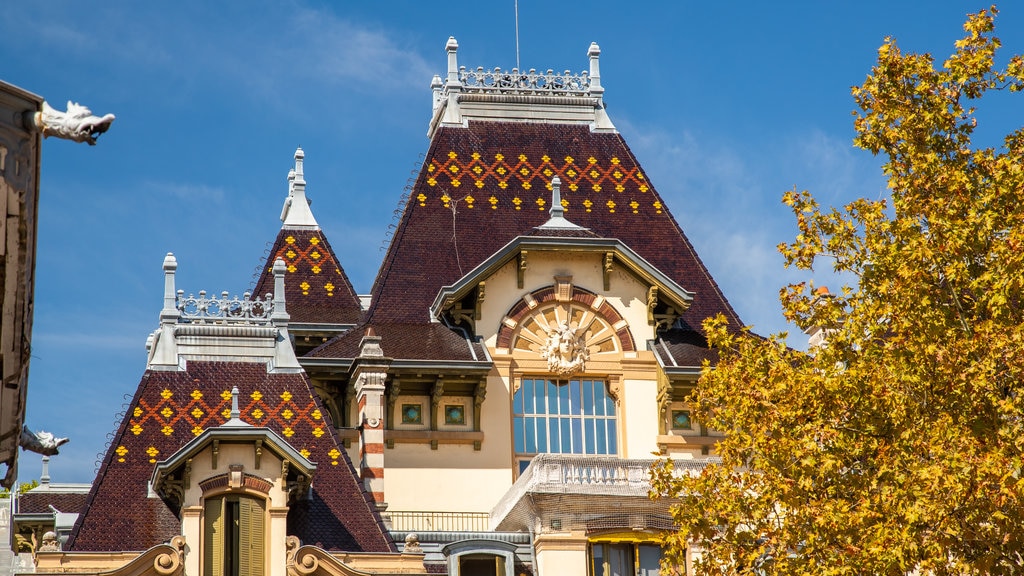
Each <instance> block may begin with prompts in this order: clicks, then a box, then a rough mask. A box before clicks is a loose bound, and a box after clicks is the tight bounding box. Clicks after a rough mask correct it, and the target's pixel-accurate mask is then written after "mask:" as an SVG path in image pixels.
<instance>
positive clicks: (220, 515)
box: [203, 498, 224, 576]
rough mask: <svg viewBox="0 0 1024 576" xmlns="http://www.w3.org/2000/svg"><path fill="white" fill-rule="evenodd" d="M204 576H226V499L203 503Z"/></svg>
mask: <svg viewBox="0 0 1024 576" xmlns="http://www.w3.org/2000/svg"><path fill="white" fill-rule="evenodd" d="M203 548H204V551H203V576H224V499H223V498H215V499H213V500H206V501H205V502H204V503H203Z"/></svg>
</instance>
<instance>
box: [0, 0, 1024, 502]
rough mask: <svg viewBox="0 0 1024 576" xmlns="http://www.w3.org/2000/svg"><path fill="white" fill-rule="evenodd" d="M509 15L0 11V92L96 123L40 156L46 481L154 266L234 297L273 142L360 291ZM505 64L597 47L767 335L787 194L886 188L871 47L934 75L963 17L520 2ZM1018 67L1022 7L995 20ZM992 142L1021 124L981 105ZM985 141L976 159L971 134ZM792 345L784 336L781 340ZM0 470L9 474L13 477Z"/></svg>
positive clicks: (494, 57)
mask: <svg viewBox="0 0 1024 576" xmlns="http://www.w3.org/2000/svg"><path fill="white" fill-rule="evenodd" d="M513 5H514V2H513V0H505V1H501V2H498V1H488V2H468V1H462V0H449V1H448V2H420V1H408V2H387V3H385V2H346V3H341V2H339V3H329V2H315V1H301V0H292V1H282V2H264V1H260V0H244V1H243V0H224V1H220V2H215V3H209V2H200V1H180V2H174V3H139V2H130V1H128V0H110V1H105V2H82V1H70V0H69V1H52V2H40V3H33V5H32V8H31V9H26V10H23V11H21V12H20V13H19V14H18V16H17V17H8V18H4V19H0V55H2V57H3V64H4V65H3V67H2V69H0V78H2V79H3V80H5V81H7V82H9V83H12V84H15V85H18V86H20V87H22V88H24V89H26V90H29V91H32V92H35V93H37V94H39V95H41V96H43V97H45V98H46V99H47V100H48V101H49V102H50V103H51V104H53V105H54V106H55V107H58V108H61V109H63V105H64V103H65V102H66V101H67V100H69V99H70V100H75V101H78V102H81V103H82V104H85V105H87V106H89V107H90V108H92V110H93V112H95V113H97V114H100V115H102V114H105V113H108V112H112V113H114V114H116V115H117V120H116V122H115V123H114V125H113V127H112V129H111V130H110V132H108V133H107V134H105V135H103V136H102V137H101V138H100V140H99V144H98V145H97V146H95V147H88V146H85V145H82V144H74V143H71V142H67V141H61V140H55V139H49V140H47V141H46V142H45V143H44V145H43V160H42V176H41V198H40V208H39V228H38V232H39V244H38V260H37V271H36V272H37V275H36V308H35V325H34V336H33V342H32V345H33V347H32V364H31V373H30V385H29V397H28V418H27V421H28V424H29V426H30V427H32V428H34V429H45V430H48V431H53V432H55V433H57V434H58V435H62V436H71V438H72V441H71V443H69V444H67V445H65V446H64V447H63V448H62V449H61V454H60V455H59V456H57V457H55V458H54V459H53V461H52V462H51V465H50V470H51V475H52V477H53V481H55V482H89V481H91V480H92V478H93V476H94V473H95V469H96V465H97V463H98V462H99V459H100V457H101V455H102V452H103V451H104V449H105V443H106V442H107V441H108V440H109V437H110V435H111V434H112V433H113V432H114V430H115V427H116V425H117V424H118V423H119V422H120V418H121V415H122V414H123V412H124V411H125V410H126V409H127V407H128V404H127V403H128V402H129V400H130V398H131V395H132V394H133V393H134V391H135V388H136V386H137V384H138V381H139V378H140V376H141V374H142V371H143V368H144V365H145V349H144V345H145V339H146V336H147V335H148V334H149V333H150V332H151V331H152V330H153V329H154V328H155V327H156V325H157V317H158V313H159V310H160V307H161V297H162V287H163V278H162V272H161V263H162V260H163V257H164V254H166V253H167V252H169V251H170V252H174V253H175V255H176V257H177V259H178V263H179V268H178V286H179V287H180V288H182V289H184V290H186V291H187V292H197V291H198V290H200V289H206V290H208V291H213V292H220V291H222V290H228V291H230V292H231V293H233V294H235V293H237V294H241V293H242V292H244V291H245V290H246V289H248V288H249V287H250V285H251V284H252V282H253V279H254V274H255V272H256V270H257V267H258V266H259V265H260V264H261V263H262V262H263V261H264V258H265V257H266V251H267V250H268V249H269V247H270V242H271V241H272V240H273V239H274V237H275V234H276V232H277V230H278V229H279V227H280V221H279V220H278V216H279V214H280V209H281V204H282V201H283V200H284V197H285V195H286V192H287V181H286V177H287V173H288V170H289V169H290V168H291V166H292V162H293V160H292V154H293V152H294V150H295V148H296V147H297V146H302V148H303V149H304V150H305V153H306V161H305V173H306V180H307V182H308V186H307V193H308V195H309V197H310V198H311V199H312V201H313V204H312V207H313V211H314V213H315V214H316V216H317V218H318V220H319V222H320V224H321V226H322V227H323V229H324V230H325V232H326V234H327V235H328V238H329V239H330V240H331V242H332V244H333V246H334V248H335V251H336V252H337V253H338V256H339V258H340V259H341V262H342V264H343V266H344V268H345V270H346V271H347V273H348V275H349V277H350V278H351V280H352V282H353V284H354V285H355V287H356V290H357V291H359V292H361V293H365V292H368V291H369V289H370V286H371V284H372V282H373V277H374V275H375V274H376V271H377V267H378V265H379V263H380V259H381V257H382V254H383V249H384V247H385V246H386V243H387V241H388V232H389V226H390V225H392V224H393V223H395V221H396V215H397V212H396V211H397V210H398V209H399V208H400V204H401V202H402V198H403V188H404V187H405V186H406V185H407V183H408V182H409V181H410V179H411V178H412V177H413V176H414V174H415V172H416V171H417V170H418V169H419V166H420V162H421V161H422V157H421V155H422V154H423V153H425V151H426V148H427V144H428V141H427V139H426V135H425V134H426V129H427V122H428V120H429V116H430V90H429V83H430V79H431V77H432V76H433V74H435V73H437V74H443V73H444V70H445V66H446V60H445V52H444V45H445V42H446V40H447V39H448V36H449V35H454V36H455V37H456V38H457V39H458V41H459V45H460V50H459V59H460V63H461V64H465V65H467V66H470V67H475V66H478V65H480V66H484V67H489V68H490V67H495V66H500V67H502V68H511V67H512V66H514V65H515V62H516V41H515V21H514V12H513ZM519 5H520V6H519V33H520V41H519V46H520V50H519V52H520V62H521V63H522V67H523V68H531V67H532V68H538V69H547V68H554V69H556V70H563V69H571V70H573V71H574V72H579V71H581V70H583V69H585V68H586V67H587V58H586V51H587V48H588V46H589V44H590V42H592V41H596V42H598V43H599V44H600V46H601V49H602V54H601V73H602V83H603V85H604V86H605V89H606V92H605V101H606V103H607V105H608V111H609V114H610V115H611V117H612V120H613V121H614V122H615V124H616V125H617V127H618V128H619V130H620V131H621V132H622V133H623V134H624V136H625V138H626V141H627V142H628V143H629V144H630V147H631V148H632V149H633V151H634V153H635V154H636V155H637V157H638V158H639V160H640V162H641V163H642V165H643V167H644V169H645V171H646V172H647V174H648V176H649V177H650V179H651V181H652V182H653V184H654V185H655V187H656V188H657V189H658V191H659V192H660V193H661V195H662V196H663V197H664V198H665V200H666V201H667V203H668V206H669V209H670V210H671V211H672V212H673V214H674V215H675V217H676V218H677V220H678V221H679V222H680V224H681V226H682V227H683V230H684V231H685V232H686V234H687V235H688V237H689V238H690V240H691V241H692V242H693V244H694V245H695V246H696V248H697V251H698V253H699V254H700V255H701V257H702V258H703V260H704V262H705V264H706V265H707V267H708V268H709V269H710V271H711V274H712V275H713V276H714V277H715V279H716V280H717V281H718V283H719V284H720V285H721V287H722V288H723V290H724V291H725V293H726V296H727V297H728V298H729V299H730V300H731V302H732V303H733V305H734V306H735V308H736V309H737V311H738V312H739V314H740V316H741V317H742V318H743V319H744V321H745V322H747V323H748V324H752V325H754V327H755V329H756V330H757V331H758V332H760V333H774V332H778V331H781V330H787V329H790V327H789V326H787V325H786V324H785V322H784V320H783V319H782V317H781V314H780V312H779V305H778V299H777V294H778V289H779V288H780V287H781V286H782V285H784V284H785V283H787V282H790V281H797V280H800V279H802V278H803V275H801V274H799V273H795V272H793V271H784V270H783V269H782V259H781V257H780V256H779V255H778V254H777V253H776V251H775V246H776V245H777V244H778V243H779V242H782V241H788V240H791V239H792V236H793V234H794V226H793V220H792V217H791V215H790V214H789V213H788V212H787V210H786V209H785V208H784V207H783V206H782V205H781V204H780V202H779V198H780V197H781V195H782V193H783V192H784V191H786V190H788V189H791V188H793V187H794V186H796V187H798V188H801V189H804V188H806V189H809V190H811V191H812V192H813V193H814V194H815V195H816V196H817V197H818V199H819V201H820V202H821V203H822V204H824V205H835V204H842V203H844V202H846V201H848V200H850V199H853V198H856V197H859V196H867V197H878V196H880V195H884V194H885V182H884V180H883V179H882V178H881V176H880V172H879V170H878V166H879V162H878V160H877V159H875V158H873V157H871V156H870V154H868V153H866V152H862V151H858V150H855V149H853V147H852V145H851V139H852V136H853V129H852V117H851V115H850V112H851V110H852V109H853V106H854V103H853V100H852V98H851V96H850V87H851V86H852V85H854V84H858V83H860V82H862V81H863V79H864V77H865V76H866V74H867V73H868V72H869V71H870V68H871V66H872V64H873V63H874V58H875V53H876V49H877V47H878V46H879V45H880V44H881V42H882V40H883V39H884V37H885V36H887V35H892V36H895V37H896V38H897V39H898V41H899V43H900V45H901V47H903V48H904V49H905V50H911V51H917V52H931V53H933V54H935V55H936V57H937V58H939V59H941V58H943V57H944V56H945V55H947V54H948V53H949V51H950V50H951V49H952V44H953V41H954V40H955V39H956V38H958V37H960V35H961V34H962V31H961V28H960V25H961V24H962V22H963V20H964V16H965V15H966V14H967V13H968V12H971V11H976V10H977V9H979V8H982V7H985V4H984V3H979V4H973V3H970V2H963V1H960V2H953V1H935V2H929V3H928V7H927V8H923V7H922V3H917V2H913V3H912V2H891V1H877V0H864V1H860V2H856V3H851V2H820V1H809V0H808V1H792V2H788V1H787V2H763V1H753V0H751V1H726V2H714V3H712V2H692V1H688V0H676V1H666V2H632V3H623V2H610V1H605V0H587V1H575V0H573V1H562V2H541V1H540V0H520V2H519ZM997 30H998V35H999V36H1000V37H1001V38H1002V39H1003V43H1004V49H1003V52H1002V55H1003V58H1002V59H1003V60H1005V58H1006V57H1007V56H1008V55H1009V54H1011V53H1021V52H1024V6H1018V5H1017V4H1007V5H1005V6H1003V8H1002V12H1001V14H1000V16H999V17H998V19H997ZM980 121H981V127H980V134H981V135H982V136H983V137H988V138H994V137H996V136H998V135H1001V134H1004V133H1006V132H1009V131H1010V130H1012V129H1014V128H1017V127H1019V126H1021V125H1022V124H1024V110H1022V108H1021V107H1020V106H1019V104H1018V105H1017V106H1012V105H1011V103H1009V102H1008V101H1007V99H1006V98H1004V97H1002V96H1000V97H999V98H996V99H994V100H993V102H992V103H991V105H990V106H989V107H986V108H984V109H983V110H982V113H981V115H980ZM993 143H996V142H994V141H993ZM790 342H791V343H792V344H793V345H795V346H798V347H803V346H804V345H805V337H804V336H803V335H802V334H799V333H795V334H793V335H791V336H790ZM38 474H39V464H38V457H37V456H36V455H33V454H31V453H27V454H23V458H22V460H21V473H20V478H21V480H22V481H25V480H28V479H31V478H34V477H37V476H38Z"/></svg>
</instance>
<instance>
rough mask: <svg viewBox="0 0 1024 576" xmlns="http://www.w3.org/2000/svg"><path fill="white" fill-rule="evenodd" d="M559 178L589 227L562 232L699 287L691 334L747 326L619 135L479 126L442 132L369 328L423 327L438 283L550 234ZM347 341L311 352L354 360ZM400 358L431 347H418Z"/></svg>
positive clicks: (571, 211)
mask: <svg viewBox="0 0 1024 576" xmlns="http://www.w3.org/2000/svg"><path fill="white" fill-rule="evenodd" d="M556 175H557V176H558V177H559V178H560V179H561V181H562V185H561V194H562V203H563V205H564V206H565V218H566V219H568V220H569V221H571V222H573V223H574V224H577V225H579V226H583V227H585V228H587V229H589V231H590V232H586V231H567V232H565V234H564V235H567V236H570V237H572V236H577V235H579V236H589V235H591V234H593V235H596V236H598V237H604V238H617V239H619V240H621V241H623V242H624V243H625V244H627V245H628V246H629V247H630V248H632V249H633V250H635V251H636V252H637V253H638V254H640V255H641V256H642V257H643V258H644V259H646V260H647V261H648V262H650V263H651V264H653V265H654V266H655V267H656V268H658V269H660V270H661V271H662V272H663V273H665V274H667V275H668V276H669V277H670V278H672V279H673V280H675V281H676V282H677V283H678V284H679V285H680V286H682V287H683V288H685V289H686V290H689V291H691V292H694V293H695V296H694V301H693V305H692V306H691V308H690V309H689V310H687V312H686V313H685V314H684V315H683V317H682V328H683V329H684V330H692V331H695V332H697V333H698V334H699V333H700V332H701V322H702V321H703V320H704V319H705V318H707V317H709V316H712V315H714V314H717V313H722V314H725V316H726V317H727V318H728V319H729V321H730V323H731V324H732V325H733V326H736V327H737V328H738V327H740V326H742V323H741V322H740V320H739V317H738V315H737V314H736V312H735V311H734V310H733V308H732V306H731V305H730V304H729V302H728V300H726V298H725V296H724V295H723V294H722V292H721V290H720V289H719V288H718V285H717V284H716V283H715V281H714V279H712V278H711V275H710V274H709V273H708V271H707V269H706V268H705V267H704V264H703V263H702V262H701V260H700V257H699V256H697V253H696V251H694V249H693V246H692V245H691V244H690V242H689V240H688V239H687V238H686V235H685V234H683V231H682V230H681V229H680V227H679V225H678V223H677V222H676V220H675V219H674V218H673V217H672V215H671V213H670V212H669V210H668V207H667V206H665V204H664V202H663V201H662V199H661V196H659V195H658V193H657V191H656V190H655V189H654V187H653V185H652V184H651V183H650V181H649V180H648V179H647V176H646V175H645V174H644V172H643V171H642V170H641V168H640V165H639V163H638V162H637V160H636V158H635V157H634V156H633V153H632V152H631V151H630V149H629V147H628V146H627V145H626V143H625V141H624V140H623V139H622V137H621V136H620V135H619V134H615V133H597V132H592V131H591V130H590V129H589V127H588V126H586V125H573V124H552V123H525V122H524V123H515V122H476V121H470V123H469V125H468V127H448V126H442V127H440V128H438V129H437V131H436V132H435V134H434V137H433V139H432V140H431V143H430V148H429V150H428V152H427V155H426V159H425V161H424V164H423V168H422V170H421V171H420V174H419V176H418V178H417V180H416V184H415V187H414V188H413V190H412V191H411V193H410V195H409V197H408V200H407V204H406V207H405V210H404V213H403V215H402V220H401V222H400V223H399V226H398V228H397V230H396V231H395V234H394V236H393V238H392V241H391V245H390V247H389V248H388V252H387V255H386V256H385V258H384V261H383V263H382V264H381V268H380V271H379V273H378V275H377V279H376V281H375V282H374V286H373V292H372V295H373V301H372V305H371V308H370V310H369V311H368V313H367V319H366V323H367V324H370V325H373V326H374V329H375V330H377V332H378V333H384V332H385V331H386V330H387V329H386V328H385V327H386V326H388V325H405V326H408V325H414V324H427V323H429V322H430V318H429V311H428V310H429V307H430V304H431V302H432V301H433V299H434V297H435V296H436V295H437V293H438V290H439V289H440V288H441V287H442V286H445V285H450V284H453V283H454V282H455V281H456V280H457V279H459V278H460V277H462V276H463V275H464V274H465V273H466V272H468V271H470V270H471V269H473V267H475V266H476V265H477V264H479V263H480V262H482V261H483V260H484V259H486V258H488V257H489V256H491V255H492V254H493V253H495V252H496V251H498V250H499V249H500V248H501V247H502V246H504V245H505V244H507V243H508V242H509V241H511V240H512V239H514V238H515V237H517V236H521V235H537V234H544V235H551V234H545V233H544V232H539V231H538V230H536V229H535V227H537V226H540V225H541V224H543V223H544V222H546V221H547V220H548V218H549V214H548V210H549V209H550V206H549V204H550V202H551V192H550V189H549V186H550V181H551V178H552V177H554V176H556ZM341 339H344V337H341ZM341 339H339V340H337V341H335V342H329V343H327V344H325V345H324V346H321V347H320V348H319V349H317V350H316V351H314V352H313V353H311V355H315V356H321V357H337V358H346V357H351V356H350V354H352V352H353V350H354V348H353V347H352V346H348V345H342V342H341ZM336 343H337V345H336ZM381 344H382V346H383V347H384V350H385V354H387V355H388V356H392V357H396V358H397V357H400V356H399V354H398V353H396V352H395V351H393V350H392V349H390V348H389V345H388V342H387V340H382V342H381ZM402 354H409V356H407V357H413V358H419V357H423V358H426V357H429V356H431V355H434V354H436V353H435V352H434V351H432V350H430V349H429V348H428V347H426V346H416V345H415V343H413V345H412V346H410V347H409V349H408V350H403V352H402Z"/></svg>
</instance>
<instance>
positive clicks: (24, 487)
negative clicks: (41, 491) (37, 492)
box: [0, 480, 39, 498]
mask: <svg viewBox="0 0 1024 576" xmlns="http://www.w3.org/2000/svg"><path fill="white" fill-rule="evenodd" d="M37 486H39V480H31V481H29V482H20V483H19V484H18V494H24V493H25V492H28V491H29V490H31V489H33V488H35V487H37ZM10 497H11V491H10V490H8V489H7V488H0V498H10Z"/></svg>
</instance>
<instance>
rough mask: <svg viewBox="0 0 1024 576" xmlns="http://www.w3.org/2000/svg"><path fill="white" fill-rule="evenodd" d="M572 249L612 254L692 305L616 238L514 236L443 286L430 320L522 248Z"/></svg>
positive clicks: (671, 296) (688, 296) (677, 302)
mask: <svg viewBox="0 0 1024 576" xmlns="http://www.w3.org/2000/svg"><path fill="white" fill-rule="evenodd" d="M527 248H528V249H530V250H565V249H569V250H574V251H584V252H607V251H614V252H615V253H616V255H617V256H618V257H619V259H620V260H621V261H622V262H623V263H624V264H626V265H627V267H628V268H629V269H630V270H631V271H633V273H635V274H637V275H638V276H640V277H641V278H643V279H644V280H645V281H647V282H649V283H651V284H654V285H658V286H660V287H662V288H665V289H667V290H665V291H663V293H662V294H661V295H662V296H663V297H665V298H666V299H668V300H670V301H672V303H673V304H674V305H676V306H678V307H679V309H681V310H685V309H686V308H688V307H689V306H690V303H691V302H693V296H694V293H693V292H690V291H689V290H687V289H685V288H683V287H682V286H680V285H679V284H678V283H676V282H675V281H674V280H672V279H671V278H670V277H669V276H668V275H667V274H665V273H664V272H662V271H661V270H659V269H658V268H656V267H655V266H654V265H652V264H651V263H650V262H648V261H647V260H646V259H644V258H643V257H642V256H640V255H639V254H638V253H636V252H635V251H634V250H633V249H632V248H630V247H629V246H627V245H626V244H625V243H624V242H622V241H621V240H619V239H617V238H561V237H550V236H517V237H516V238H514V239H513V240H512V241H511V242H509V243H508V244H506V245H505V246H503V247H502V248H501V249H500V250H498V251H497V252H495V253H494V254H493V255H491V257H490V258H487V259H486V260H484V261H483V262H481V263H480V264H478V265H477V266H476V267H475V268H473V269H472V270H470V271H469V272H468V273H467V274H465V275H464V276H463V277H462V278H460V279H459V280H458V281H456V282H455V283H454V284H451V285H448V286H443V287H442V288H441V290H440V291H439V292H438V293H437V296H436V297H435V298H434V302H433V303H432V304H431V305H430V317H431V318H433V319H438V318H440V317H441V314H442V313H443V312H444V309H445V308H447V307H448V306H449V305H450V303H451V302H455V301H458V300H460V299H462V298H464V297H465V296H466V294H468V293H469V292H470V290H472V289H473V288H474V287H475V286H476V285H477V283H478V282H480V281H481V280H482V279H483V278H487V277H489V276H491V275H493V274H494V273H495V272H497V271H498V269H500V268H501V267H502V266H504V265H505V264H507V263H508V262H509V261H510V260H511V259H512V258H514V257H515V256H516V255H517V254H518V253H519V252H520V251H521V250H523V249H527Z"/></svg>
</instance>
